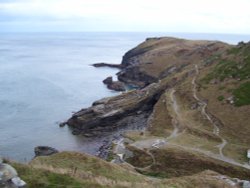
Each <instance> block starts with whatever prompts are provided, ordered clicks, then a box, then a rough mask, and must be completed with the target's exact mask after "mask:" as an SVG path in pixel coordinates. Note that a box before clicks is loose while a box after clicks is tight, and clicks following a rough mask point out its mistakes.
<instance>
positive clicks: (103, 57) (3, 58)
mask: <svg viewBox="0 0 250 188" xmlns="http://www.w3.org/2000/svg"><path fill="white" fill-rule="evenodd" d="M154 36H176V37H183V38H189V39H210V40H222V41H225V42H228V43H232V44H236V43H237V42H239V41H248V40H250V36H247V35H222V34H220V35H211V34H185V33H178V34H176V33H19V34H17V33H11V34H0V155H1V156H4V157H8V158H11V159H15V160H18V161H27V160H30V159H31V158H32V157H33V156H34V154H33V148H34V147H35V146H37V145H49V146H52V147H55V148H57V149H59V150H73V151H81V152H87V153H91V154H95V153H96V152H97V150H98V148H99V147H100V144H101V143H100V142H98V140H93V139H87V138H82V137H79V136H73V135H72V134H71V132H70V131H69V130H68V128H67V127H65V128H59V127H58V123H57V122H60V121H64V120H66V119H68V118H69V117H70V116H71V114H72V112H74V111H78V110H79V109H81V108H83V107H88V106H89V105H91V103H92V102H93V101H95V100H97V99H100V98H102V97H107V96H112V95H116V94H117V93H116V92H112V91H109V90H107V89H106V87H105V86H104V85H103V84H102V80H103V79H104V78H106V77H107V76H109V75H113V76H114V75H115V73H116V72H117V71H118V70H116V69H110V68H94V67H92V66H90V64H92V63H96V62H109V63H120V62H121V58H122V56H123V54H124V53H125V52H126V51H127V50H129V49H131V48H132V47H134V46H136V45H137V44H138V43H140V42H142V41H143V40H144V39H145V38H146V37H154Z"/></svg>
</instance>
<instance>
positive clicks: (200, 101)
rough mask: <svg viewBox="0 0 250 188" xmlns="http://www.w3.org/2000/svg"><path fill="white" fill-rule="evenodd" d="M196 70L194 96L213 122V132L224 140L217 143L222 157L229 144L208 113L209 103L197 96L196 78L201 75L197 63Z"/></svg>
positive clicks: (203, 111)
mask: <svg viewBox="0 0 250 188" xmlns="http://www.w3.org/2000/svg"><path fill="white" fill-rule="evenodd" d="M195 71H196V75H195V76H194V78H193V80H192V85H193V97H194V98H195V99H196V100H197V101H198V103H199V105H200V106H201V107H202V108H201V113H202V115H203V116H204V117H206V119H207V120H208V121H209V122H210V123H211V124H212V126H213V133H214V134H215V135H216V136H218V137H220V139H221V140H222V143H221V144H219V145H217V147H218V149H219V153H220V155H221V157H224V154H223V148H224V147H225V146H226V145H227V141H226V140H225V139H224V138H223V137H222V136H220V128H219V127H218V126H217V125H216V123H215V122H214V121H213V120H212V118H211V117H210V116H209V115H208V113H207V112H206V108H207V103H206V102H204V101H203V100H201V99H200V98H199V97H198V96H197V84H196V79H197V76H198V75H199V68H198V65H195Z"/></svg>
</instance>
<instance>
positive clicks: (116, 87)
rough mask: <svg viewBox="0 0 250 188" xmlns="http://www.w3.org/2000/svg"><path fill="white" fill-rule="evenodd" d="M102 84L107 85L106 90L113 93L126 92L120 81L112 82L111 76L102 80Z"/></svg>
mask: <svg viewBox="0 0 250 188" xmlns="http://www.w3.org/2000/svg"><path fill="white" fill-rule="evenodd" d="M103 83H104V84H106V85H107V87H108V89H111V90H114V91H126V89H125V85H124V83H123V82H121V81H113V78H112V76H109V77H107V78H106V79H105V80H103Z"/></svg>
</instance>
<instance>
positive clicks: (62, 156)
mask: <svg viewBox="0 0 250 188" xmlns="http://www.w3.org/2000/svg"><path fill="white" fill-rule="evenodd" d="M10 163H11V165H13V166H14V167H15V168H16V169H17V171H18V172H19V175H20V177H21V178H22V179H23V180H25V181H26V182H27V184H28V186H27V187H28V188H85V187H86V188H99V187H100V188H101V187H105V188H108V187H115V188H122V187H123V188H124V187H129V188H130V187H133V188H141V187H145V188H151V187H156V188H163V187H164V188H184V187H187V188H188V187H200V186H201V185H203V186H204V185H205V186H207V187H218V188H219V187H226V188H227V187H228V188H230V187H231V186H230V185H228V184H227V183H226V182H225V181H223V180H221V179H219V178H218V177H219V176H220V174H217V173H215V172H210V171H204V172H202V173H198V174H195V175H193V176H185V177H182V178H171V179H155V178H149V177H147V176H144V175H141V174H139V173H137V172H134V171H131V170H129V169H127V168H123V167H121V166H118V165H115V164H111V163H108V162H106V161H103V160H101V159H99V158H95V157H92V156H89V155H85V154H79V153H74V152H62V153H59V154H56V155H53V156H50V157H39V158H36V159H35V160H34V161H32V162H31V164H29V165H25V164H19V163H14V162H10Z"/></svg>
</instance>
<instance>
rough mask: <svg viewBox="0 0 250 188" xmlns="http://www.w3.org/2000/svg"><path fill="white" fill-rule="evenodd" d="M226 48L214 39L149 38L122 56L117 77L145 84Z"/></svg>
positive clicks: (136, 83) (126, 81)
mask: <svg viewBox="0 0 250 188" xmlns="http://www.w3.org/2000/svg"><path fill="white" fill-rule="evenodd" d="M227 47H229V45H227V44H224V43H221V42H214V41H188V40H184V39H176V38H167V37H165V38H149V39H147V40H146V41H145V42H143V43H141V44H140V45H138V46H137V47H136V48H134V49H132V50H130V51H128V52H127V53H126V54H125V55H124V56H123V60H122V63H121V67H122V71H120V72H119V73H118V79H119V80H120V81H123V82H125V83H128V84H132V85H136V86H139V87H144V86H146V85H149V84H150V83H153V82H157V81H158V80H159V79H162V78H164V77H166V76H167V75H169V74H172V73H174V72H176V71H178V70H179V69H182V68H183V67H185V66H187V65H189V64H192V63H194V62H199V61H202V60H204V59H205V58H207V57H209V56H211V55H212V54H214V53H220V51H222V50H223V49H225V48H227Z"/></svg>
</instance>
